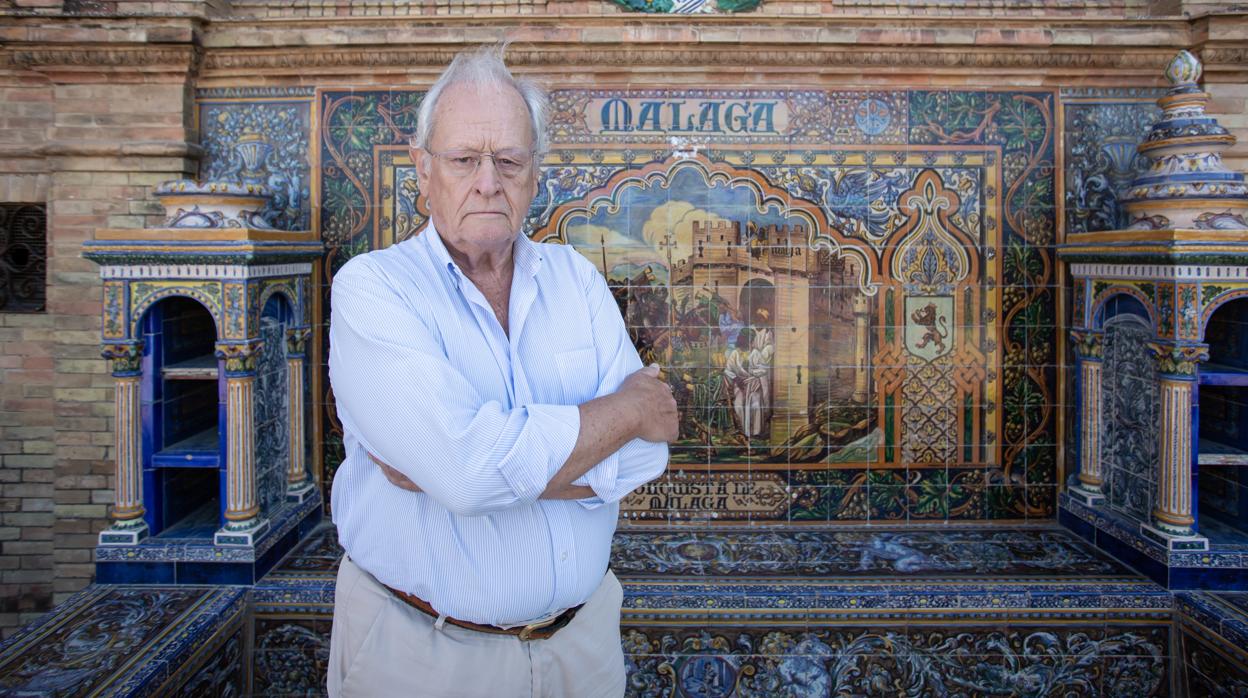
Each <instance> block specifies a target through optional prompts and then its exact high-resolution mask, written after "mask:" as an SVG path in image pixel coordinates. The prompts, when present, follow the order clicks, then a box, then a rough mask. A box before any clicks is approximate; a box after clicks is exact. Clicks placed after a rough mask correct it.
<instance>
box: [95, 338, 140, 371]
mask: <svg viewBox="0 0 1248 698" xmlns="http://www.w3.org/2000/svg"><path fill="white" fill-rule="evenodd" d="M100 355H101V356H103V357H104V358H106V359H108V360H109V361H112V362H113V376H114V377H117V378H122V377H126V376H137V375H139V373H140V372H141V371H142V363H143V340H136V341H132V342H106V343H104V344H102V345H100Z"/></svg>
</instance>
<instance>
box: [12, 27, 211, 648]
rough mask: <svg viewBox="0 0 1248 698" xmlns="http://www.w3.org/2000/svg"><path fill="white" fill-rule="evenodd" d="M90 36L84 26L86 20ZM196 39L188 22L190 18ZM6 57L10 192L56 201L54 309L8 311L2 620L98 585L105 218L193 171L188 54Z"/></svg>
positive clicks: (108, 391)
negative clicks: (134, 58)
mask: <svg viewBox="0 0 1248 698" xmlns="http://www.w3.org/2000/svg"><path fill="white" fill-rule="evenodd" d="M78 31H80V32H83V35H82V36H71V37H70V38H75V39H81V40H87V39H91V38H93V37H92V36H91V35H90V33H89V30H86V29H83V30H78ZM186 36H187V37H188V38H189V36H190V33H189V31H188V32H186ZM67 51H68V54H67V55H68V56H69V58H67V65H64V66H61V65H55V64H53V65H46V66H40V67H39V68H38V69H34V70H21V69H18V68H14V67H12V66H9V67H7V68H0V200H2V201H21V202H45V203H46V204H47V210H48V264H47V283H48V286H47V311H46V312H45V313H41V314H30V315H20V314H12V313H0V633H5V634H7V633H8V632H11V631H12V629H13V628H14V627H16V626H18V625H20V624H23V623H25V622H27V621H29V620H30V619H31V618H32V617H34V616H35V615H37V614H38V613H39V612H40V611H44V610H47V609H48V608H49V607H50V606H51V605H52V604H53V603H57V602H59V601H61V600H63V599H64V598H65V597H66V596H68V595H69V594H70V593H72V592H74V591H77V590H79V589H81V588H82V587H84V586H86V585H87V584H89V583H90V582H91V580H92V578H93V575H94V558H93V551H94V548H95V544H96V534H97V533H98V532H99V531H100V530H101V529H102V528H103V527H104V526H105V525H107V515H108V509H109V505H110V504H111V503H112V501H113V475H114V466H113V454H112V451H113V429H112V418H113V390H112V377H111V375H109V372H108V365H107V362H106V361H104V359H102V358H100V353H99V352H100V302H101V301H100V296H101V294H100V280H99V268H98V267H97V266H96V265H95V264H94V263H92V262H89V261H87V260H85V259H83V258H82V255H81V249H82V243H83V242H85V241H86V240H89V239H91V238H92V237H93V236H94V234H95V230H96V229H97V228H103V227H133V228H138V227H143V226H144V225H146V224H149V223H150V224H155V223H157V222H159V219H160V215H158V214H159V212H160V207H159V205H158V204H156V202H155V200H154V199H153V198H152V196H151V189H152V187H153V186H154V185H156V184H158V183H160V182H162V181H165V180H168V179H176V178H181V177H185V176H188V175H189V174H190V173H192V172H194V171H195V169H196V165H195V162H194V160H192V159H191V158H189V157H188V147H187V143H188V141H193V140H194V134H193V133H192V132H191V130H190V122H191V113H192V112H191V109H190V108H189V103H190V101H189V89H190V88H189V80H190V78H189V74H188V67H189V63H190V60H189V58H190V53H189V52H188V53H187V54H186V57H187V58H186V60H185V61H184V62H183V63H182V64H181V65H172V66H151V65H145V66H143V70H141V71H128V70H127V69H126V68H125V67H120V68H119V67H117V66H112V67H102V66H101V67H92V68H88V69H85V70H84V69H83V67H82V65H81V64H76V63H77V59H75V58H74V57H73V56H74V54H73V49H72V48H67Z"/></svg>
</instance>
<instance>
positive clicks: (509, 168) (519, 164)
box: [425, 148, 533, 178]
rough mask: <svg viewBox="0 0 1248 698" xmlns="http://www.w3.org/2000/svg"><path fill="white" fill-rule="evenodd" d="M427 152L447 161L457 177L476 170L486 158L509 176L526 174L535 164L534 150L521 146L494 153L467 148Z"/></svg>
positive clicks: (496, 168) (499, 170) (503, 173)
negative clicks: (522, 148) (523, 148)
mask: <svg viewBox="0 0 1248 698" xmlns="http://www.w3.org/2000/svg"><path fill="white" fill-rule="evenodd" d="M425 152H426V153H429V154H430V155H432V156H433V157H435V158H437V159H439V160H441V161H442V162H444V163H446V169H448V170H450V172H451V174H453V175H455V176H456V177H467V176H468V175H471V174H472V173H474V172H476V171H477V168H478V167H480V166H481V161H482V160H484V159H485V158H489V159H490V160H493V161H494V169H495V170H497V171H498V174H500V175H501V176H503V177H507V178H511V177H518V176H519V175H521V174H524V172H525V171H527V170H528V169H529V166H530V165H532V164H533V151H531V150H520V149H519V148H505V149H503V150H499V151H497V152H493V153H483V152H481V151H479V150H466V149H465V150H447V151H445V152H441V153H435V152H433V151H432V150H426V151H425Z"/></svg>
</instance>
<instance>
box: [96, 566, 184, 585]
mask: <svg viewBox="0 0 1248 698" xmlns="http://www.w3.org/2000/svg"><path fill="white" fill-rule="evenodd" d="M95 581H96V583H98V584H173V583H174V582H175V581H177V580H176V577H175V572H174V563H171V562H100V563H96V565H95Z"/></svg>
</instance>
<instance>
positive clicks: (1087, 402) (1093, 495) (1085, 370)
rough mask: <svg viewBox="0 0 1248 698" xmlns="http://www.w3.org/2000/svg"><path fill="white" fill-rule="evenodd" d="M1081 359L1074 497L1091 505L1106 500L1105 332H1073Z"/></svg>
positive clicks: (1074, 343) (1076, 354)
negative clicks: (1103, 427)
mask: <svg viewBox="0 0 1248 698" xmlns="http://www.w3.org/2000/svg"><path fill="white" fill-rule="evenodd" d="M1070 337H1071V339H1072V340H1073V347H1074V350H1075V356H1076V357H1077V358H1078V361H1079V407H1080V409H1079V413H1080V414H1079V483H1078V484H1077V485H1076V486H1075V487H1073V488H1071V489H1070V492H1069V493H1070V496H1071V497H1073V498H1075V499H1078V500H1079V501H1081V502H1083V503H1084V504H1086V505H1088V506H1095V505H1097V504H1101V503H1103V502H1104V501H1105V495H1103V494H1102V493H1101V483H1102V482H1104V476H1103V475H1102V473H1101V402H1102V400H1101V369H1102V367H1103V361H1104V358H1105V346H1104V343H1105V333H1103V332H1094V331H1091V330H1075V331H1073V332H1071V333H1070Z"/></svg>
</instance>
